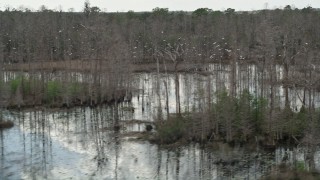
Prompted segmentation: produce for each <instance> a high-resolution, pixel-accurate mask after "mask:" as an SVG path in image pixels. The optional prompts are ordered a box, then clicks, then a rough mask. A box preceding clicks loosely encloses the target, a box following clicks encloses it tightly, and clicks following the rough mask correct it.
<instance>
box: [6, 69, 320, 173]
mask: <svg viewBox="0 0 320 180" xmlns="http://www.w3.org/2000/svg"><path fill="white" fill-rule="evenodd" d="M211 68H215V67H211ZM252 71H254V69H253V70H252ZM214 72H216V71H214ZM279 76H281V73H280V75H279ZM239 77H241V73H240V75H239ZM134 79H135V80H134V81H133V85H132V86H133V89H134V92H133V96H132V100H131V102H124V103H120V104H118V106H98V107H96V108H71V109H66V110H61V109H56V110H55V109H46V108H41V109H32V110H24V111H19V112H17V111H5V112H4V116H5V117H6V118H7V119H10V120H12V121H13V122H14V123H15V126H14V128H12V129H7V130H2V131H1V134H0V156H1V157H0V179H69V178H74V179H259V178H260V177H262V176H264V175H265V174H268V173H270V172H271V171H274V170H275V169H276V168H274V167H275V166H276V165H279V164H280V163H283V162H284V163H287V164H288V165H291V166H296V165H297V164H298V165H299V166H303V168H304V169H309V167H310V166H312V167H315V169H317V170H320V159H319V158H320V151H316V152H315V153H313V154H312V158H313V159H312V160H311V161H310V159H309V158H307V156H308V155H309V149H307V148H303V147H301V148H288V147H279V148H277V149H276V150H275V151H265V150H264V149H261V148H259V147H257V148H255V149H254V150H252V149H251V150H248V149H246V148H243V147H239V146H236V147H234V148H230V147H229V146H227V145H225V144H216V145H215V147H200V146H199V145H198V144H190V145H188V146H180V147H176V148H172V149H170V148H164V147H161V146H159V145H155V144H151V143H149V142H147V141H142V140H135V139H134V137H135V133H137V132H142V131H145V127H146V125H147V124H152V122H153V121H154V119H155V118H156V117H159V109H161V111H160V112H161V115H162V116H163V117H165V113H166V108H167V107H165V106H166V105H165V104H166V103H165V101H166V98H165V97H166V90H165V88H164V86H163V85H161V86H160V88H159V89H158V88H156V87H157V82H160V83H161V84H162V83H163V82H164V81H166V82H167V87H168V97H169V107H168V109H169V113H175V112H176V104H175V77H174V75H172V74H171V75H170V74H169V75H167V74H161V77H159V78H158V76H157V75H156V74H149V73H141V74H136V76H135V78H134ZM219 79H222V80H219ZM250 79H251V80H250ZM250 79H249V78H248V81H247V82H245V81H246V78H245V77H244V78H243V81H244V83H243V84H246V85H247V87H248V89H249V90H250V92H256V90H257V89H259V84H258V83H255V82H258V81H257V79H254V78H250ZM80 80H81V78H80ZM179 81H180V96H181V109H182V111H183V112H185V111H195V110H196V111H199V110H200V111H201V109H204V108H205V104H206V103H207V102H206V100H207V99H208V98H206V97H208V96H214V94H213V93H212V94H210V93H208V89H210V90H211V91H215V90H217V89H219V88H220V87H222V86H224V87H225V88H228V75H227V74H226V73H223V72H220V73H217V74H214V73H213V74H210V75H200V74H180V75H179ZM209 92H210V91H209ZM276 93H277V95H276V96H277V97H278V101H277V102H278V104H279V106H282V105H283V90H282V88H281V86H279V87H278V89H277V91H276ZM297 93H301V91H299V90H291V91H290V99H291V106H292V107H294V106H299V100H298V99H296V98H295V97H296V96H295V94H297ZM317 97H319V96H315V99H314V100H313V101H314V102H315V104H316V105H317V104H318V99H317ZM212 101H214V99H212ZM132 120H133V121H132ZM135 120H139V121H135ZM138 122H139V123H138ZM115 126H119V127H120V129H119V130H115V129H114V127H115ZM137 134H138V133H137ZM284 159H286V160H285V161H284Z"/></svg>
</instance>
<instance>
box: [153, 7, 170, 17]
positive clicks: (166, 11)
mask: <svg viewBox="0 0 320 180" xmlns="http://www.w3.org/2000/svg"><path fill="white" fill-rule="evenodd" d="M152 14H154V15H155V16H167V15H168V14H169V9H168V8H159V7H156V8H154V9H152Z"/></svg>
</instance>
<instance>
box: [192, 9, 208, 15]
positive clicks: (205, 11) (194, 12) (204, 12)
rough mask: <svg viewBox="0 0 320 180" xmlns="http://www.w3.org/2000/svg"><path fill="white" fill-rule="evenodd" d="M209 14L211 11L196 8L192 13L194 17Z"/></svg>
mask: <svg viewBox="0 0 320 180" xmlns="http://www.w3.org/2000/svg"><path fill="white" fill-rule="evenodd" d="M210 12H212V9H208V8H198V9H196V10H195V11H193V12H192V14H193V15H195V16H206V15H208V14H209V13H210Z"/></svg>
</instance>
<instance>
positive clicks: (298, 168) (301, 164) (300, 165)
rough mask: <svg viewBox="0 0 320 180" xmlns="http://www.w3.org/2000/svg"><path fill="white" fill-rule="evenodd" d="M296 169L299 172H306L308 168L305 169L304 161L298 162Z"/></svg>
mask: <svg viewBox="0 0 320 180" xmlns="http://www.w3.org/2000/svg"><path fill="white" fill-rule="evenodd" d="M295 169H296V170H297V171H305V170H306V168H305V164H304V161H297V162H296V165H295Z"/></svg>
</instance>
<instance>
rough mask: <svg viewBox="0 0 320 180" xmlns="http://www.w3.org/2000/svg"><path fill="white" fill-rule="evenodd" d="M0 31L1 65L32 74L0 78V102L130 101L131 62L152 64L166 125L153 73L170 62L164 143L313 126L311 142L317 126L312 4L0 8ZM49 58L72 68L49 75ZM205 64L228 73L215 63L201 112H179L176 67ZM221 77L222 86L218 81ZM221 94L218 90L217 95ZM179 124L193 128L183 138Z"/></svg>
mask: <svg viewBox="0 0 320 180" xmlns="http://www.w3.org/2000/svg"><path fill="white" fill-rule="evenodd" d="M0 27H1V28H0V62H2V65H3V66H5V67H9V66H8V65H10V64H11V65H12V64H13V65H14V66H15V65H17V67H18V65H19V64H20V65H21V63H24V65H26V66H24V67H26V68H27V69H25V68H24V70H27V71H29V72H30V74H29V75H28V76H25V75H24V74H23V73H20V74H19V76H12V78H9V79H8V78H7V75H6V74H5V73H3V72H1V73H0V76H2V77H1V79H6V78H7V80H4V81H3V82H1V81H0V87H1V88H0V91H1V96H2V98H1V100H2V101H1V104H2V105H3V106H8V105H9V106H16V105H18V106H20V105H22V106H23V105H42V104H58V106H59V105H62V104H65V105H66V106H69V105H70V104H71V105H72V104H76V105H78V104H83V103H84V104H90V105H96V104H99V103H104V102H116V101H118V100H119V99H125V98H126V99H128V100H130V97H131V92H130V87H131V83H130V82H131V79H130V77H131V76H130V75H131V74H130V73H131V72H132V71H133V68H132V66H133V65H140V64H144V65H146V64H148V65H150V64H152V63H154V64H157V76H158V77H157V82H156V84H157V85H156V86H157V87H156V89H157V90H156V91H155V92H156V94H157V95H158V96H159V105H160V106H161V92H160V89H161V87H160V86H164V87H165V89H166V90H165V92H166V93H164V94H165V96H166V97H165V101H166V105H165V109H166V111H167V113H166V114H167V119H171V118H172V117H170V113H172V112H169V98H168V87H167V86H168V81H167V80H164V81H163V82H161V81H160V78H159V77H160V75H159V68H162V69H165V70H167V66H166V64H167V63H172V64H174V65H173V66H170V67H173V68H172V69H173V70H172V72H174V75H175V77H174V86H175V87H174V89H175V103H176V112H175V113H177V119H175V118H173V119H175V120H172V121H168V122H169V125H168V126H169V127H165V126H166V125H167V124H166V125H163V124H162V123H160V124H161V125H160V126H164V129H162V130H161V129H160V128H159V133H164V134H165V135H164V136H163V137H165V136H166V135H168V134H169V137H168V139H169V140H168V141H169V142H171V141H172V139H173V141H174V140H176V139H178V138H177V136H178V137H179V136H189V137H190V138H191V139H192V138H193V139H197V140H201V141H204V140H205V139H207V140H208V139H209V140H210V139H212V138H217V139H218V138H220V137H222V138H223V139H225V140H227V141H229V142H230V141H233V140H242V141H246V140H247V139H248V138H249V137H253V136H254V135H256V134H257V133H258V132H259V133H260V134H266V136H267V137H270V139H271V140H270V141H272V140H273V139H283V138H284V137H287V138H288V137H289V138H293V139H297V138H302V137H304V135H305V131H307V129H308V128H310V127H312V128H313V129H312V134H311V135H310V137H315V133H314V132H316V131H317V130H318V129H319V128H318V127H319V124H318V122H317V121H316V120H315V119H316V117H317V116H318V115H317V113H316V111H315V103H316V102H315V101H316V100H315V99H316V97H317V94H316V93H317V92H318V89H319V87H320V84H319V76H318V71H319V67H320V63H319V57H320V56H319V55H320V54H319V52H320V51H319V50H320V33H319V31H320V11H319V10H316V9H313V8H311V7H308V8H304V9H301V10H300V9H292V8H291V7H290V6H287V7H285V8H284V9H281V10H280V9H275V10H261V11H253V12H236V11H234V10H233V9H227V10H226V11H224V12H221V11H212V10H210V9H207V8H200V9H197V10H195V11H194V12H170V11H168V9H164V8H155V9H153V11H152V12H141V13H135V12H132V11H129V12H127V13H104V12H100V9H99V8H98V7H90V4H89V3H85V6H84V11H83V12H81V13H79V12H62V11H61V12H56V11H52V10H48V9H46V8H44V7H43V8H42V9H41V10H40V11H38V12H30V11H17V10H6V11H4V12H0ZM48 61H49V62H54V63H60V64H59V66H64V67H65V70H68V69H69V71H63V72H61V73H62V74H61V76H60V78H56V79H50V73H47V72H45V71H47V70H51V71H49V72H53V73H55V72H54V71H55V69H54V67H57V66H56V65H53V63H51V64H50V63H48ZM208 62H218V63H220V65H222V64H224V65H226V64H227V65H226V66H227V67H224V66H219V67H218V68H217V69H215V70H214V71H213V72H209V76H207V80H206V81H207V85H206V86H207V89H205V90H203V95H204V96H203V97H202V99H203V100H202V101H201V102H199V104H200V103H203V106H206V107H207V108H203V109H202V111H200V110H195V111H194V112H192V113H191V112H190V111H189V112H185V111H183V109H182V108H181V105H180V103H181V102H180V101H181V98H180V88H181V87H180V86H181V85H180V79H179V72H178V69H179V68H178V66H179V65H181V64H191V65H192V66H193V67H194V68H191V69H189V68H188V69H187V71H191V70H192V71H202V70H203V67H202V66H198V65H199V64H200V65H203V64H204V63H208ZM252 64H255V66H254V68H253V67H251V66H250V65H252ZM51 65H52V67H51ZM46 66H49V67H46ZM88 66H89V67H88ZM19 67H20V66H19ZM21 67H22V66H21ZM145 67H149V66H145ZM186 67H190V66H186ZM71 69H78V70H83V69H86V73H85V74H83V75H82V77H80V78H79V77H78V75H77V74H73V72H71V71H70V70H71ZM2 70H3V69H2V68H1V69H0V71H2ZM38 70H41V71H38ZM154 70H155V69H154ZM223 71H227V73H228V77H227V78H225V77H224V76H225V75H223ZM37 73H40V75H39V74H37ZM166 75H167V73H166ZM207 75H208V74H207ZM4 76H6V78H4ZM217 79H218V80H217ZM226 79H227V81H228V83H229V84H228V85H227V87H226V85H225V84H224V83H222V82H220V81H224V80H226ZM251 81H254V82H255V83H253V84H252V83H250V82H251ZM212 84H215V85H216V87H215V89H212ZM253 86H254V87H253ZM279 87H280V88H283V96H284V104H285V106H284V107H282V106H280V105H279V104H280V103H279V102H280V101H278V100H276V98H277V96H280V95H279V94H280V93H279V92H278V90H277V89H279ZM297 88H298V89H299V91H302V95H301V96H299V95H296V96H297V98H299V100H300V101H301V104H302V105H301V109H295V108H296V107H293V106H292V103H291V102H290V97H289V95H290V93H289V92H290V89H291V90H292V89H294V90H295V91H296V89H297ZM200 89H201V87H200V86H199V91H200ZM252 89H253V90H252ZM217 92H222V94H221V95H216V96H217V98H216V99H214V96H215V95H214V94H215V93H217ZM224 93H225V94H224ZM128 97H129V98H128ZM159 109H161V107H160V108H159ZM199 111H200V112H199ZM185 113H187V115H186V114H185ZM190 113H191V114H190ZM190 117H191V119H192V121H190V120H189V119H190ZM199 117H200V118H199ZM161 119H163V117H160V116H159V120H161ZM306 122H309V123H306ZM175 123H176V124H175ZM170 124H173V126H171V125H170ZM172 127H173V128H172ZM184 128H186V129H190V130H192V131H189V132H187V135H186V134H185V133H186V132H185V131H184ZM172 133H173V135H172ZM256 137H257V136H256ZM306 137H307V136H306ZM297 141H298V140H297Z"/></svg>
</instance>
